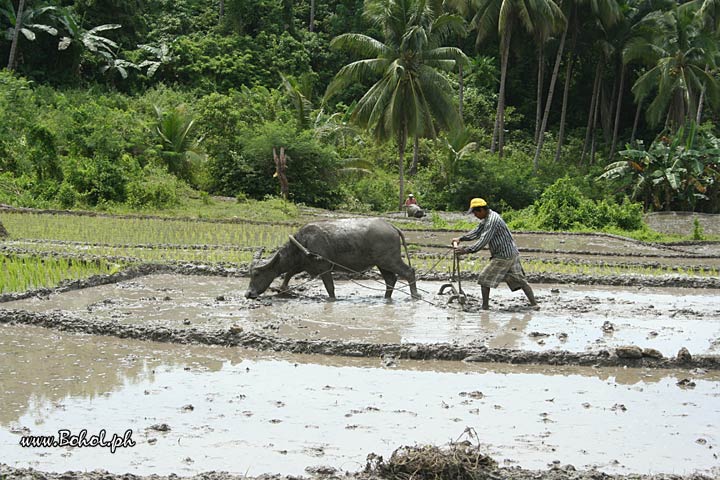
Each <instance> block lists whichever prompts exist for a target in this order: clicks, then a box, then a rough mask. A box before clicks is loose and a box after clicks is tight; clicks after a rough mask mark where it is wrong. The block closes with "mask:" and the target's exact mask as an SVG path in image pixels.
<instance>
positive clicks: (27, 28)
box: [0, 0, 58, 69]
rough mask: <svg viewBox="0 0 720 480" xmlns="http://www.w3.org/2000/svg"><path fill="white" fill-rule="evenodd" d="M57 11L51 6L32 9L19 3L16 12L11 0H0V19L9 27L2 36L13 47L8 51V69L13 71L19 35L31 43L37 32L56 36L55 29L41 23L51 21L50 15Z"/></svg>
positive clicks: (23, 3)
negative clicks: (3, 19) (45, 20)
mask: <svg viewBox="0 0 720 480" xmlns="http://www.w3.org/2000/svg"><path fill="white" fill-rule="evenodd" d="M57 10H58V8H57V7H55V6H52V5H43V6H40V7H36V8H33V7H31V6H28V5H26V4H25V2H21V3H20V4H19V5H18V9H17V11H16V10H15V7H14V6H13V2H12V0H0V19H1V18H5V19H6V20H7V22H8V23H9V25H10V26H9V27H8V28H7V29H6V30H5V34H4V36H5V39H6V40H10V41H11V42H12V45H13V47H14V48H11V49H10V57H9V59H8V68H9V69H13V68H14V66H15V59H16V57H17V44H18V41H19V37H20V34H22V35H23V37H25V39H26V40H28V41H31V42H32V41H35V39H36V38H37V33H38V32H44V33H47V34H48V35H52V36H55V35H57V34H58V31H57V29H56V28H55V27H53V26H52V25H48V24H47V23H43V20H44V19H47V20H51V19H52V18H51V17H52V14H53V13H54V12H57ZM18 17H19V18H18ZM2 23H4V22H2Z"/></svg>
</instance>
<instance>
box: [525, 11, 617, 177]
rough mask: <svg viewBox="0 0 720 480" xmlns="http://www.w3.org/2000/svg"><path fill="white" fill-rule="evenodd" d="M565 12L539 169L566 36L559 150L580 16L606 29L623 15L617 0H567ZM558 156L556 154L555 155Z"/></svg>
mask: <svg viewBox="0 0 720 480" xmlns="http://www.w3.org/2000/svg"><path fill="white" fill-rule="evenodd" d="M562 6H563V11H564V13H565V17H566V18H567V23H566V24H565V31H564V32H563V35H562V38H561V41H560V46H559V47H558V53H557V56H556V58H555V67H554V69H553V78H551V80H550V88H549V89H548V95H547V99H546V100H545V111H544V114H543V119H542V124H541V125H540V132H539V135H538V142H537V147H536V149H535V158H534V159H533V167H534V169H535V170H536V171H537V168H538V162H539V159H540V151H541V150H542V147H543V144H544V143H545V130H546V129H547V122H548V117H549V116H550V105H551V104H552V97H553V90H554V88H555V81H556V80H557V75H558V71H559V64H560V62H561V60H562V54H563V49H564V48H565V39H566V38H567V34H568V33H570V34H571V39H570V49H569V51H568V55H567V63H566V64H565V87H564V90H563V102H562V110H561V114H560V133H559V135H558V150H559V149H560V148H561V147H562V143H563V136H564V132H565V114H566V112H567V99H568V92H569V89H570V80H571V78H572V68H573V59H574V56H575V51H574V50H575V45H576V44H577V37H578V35H579V32H580V28H581V19H583V20H584V21H585V22H591V23H590V24H592V23H593V22H599V23H601V24H602V25H603V26H604V27H605V28H609V27H610V26H612V25H613V24H614V23H615V22H616V21H617V20H618V18H619V17H620V10H619V7H618V4H617V0H565V1H563V2H562ZM556 157H557V154H556Z"/></svg>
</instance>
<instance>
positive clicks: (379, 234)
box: [245, 219, 419, 299]
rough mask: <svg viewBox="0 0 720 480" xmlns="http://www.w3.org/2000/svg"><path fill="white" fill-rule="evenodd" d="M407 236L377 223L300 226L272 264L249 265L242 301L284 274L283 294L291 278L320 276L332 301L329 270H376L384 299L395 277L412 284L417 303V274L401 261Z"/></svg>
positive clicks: (358, 221)
mask: <svg viewBox="0 0 720 480" xmlns="http://www.w3.org/2000/svg"><path fill="white" fill-rule="evenodd" d="M401 243H402V245H403V246H405V252H406V253H407V246H406V245H405V237H404V236H403V234H402V232H401V231H400V230H398V229H397V228H396V227H394V226H393V225H391V224H390V223H388V222H386V221H385V220H381V219H345V220H330V221H323V222H314V223H309V224H307V225H305V226H304V227H302V228H301V229H300V230H298V232H297V233H296V234H295V235H291V236H290V240H289V241H288V242H287V243H286V244H285V245H283V246H282V247H281V248H280V249H279V250H278V251H277V252H276V253H275V254H274V255H273V256H272V257H271V258H270V259H268V260H266V261H265V262H263V263H260V262H258V261H253V264H252V265H251V267H250V286H249V287H248V291H247V293H245V296H246V297H247V298H257V297H258V295H260V294H262V293H263V292H264V291H265V290H267V289H268V287H269V286H270V284H271V283H272V281H273V280H274V279H275V278H276V277H278V276H280V275H282V274H285V278H284V281H283V284H282V287H281V290H285V289H287V287H288V283H289V282H290V279H291V278H292V276H293V275H297V274H298V273H300V272H307V273H309V274H310V275H312V276H320V278H321V279H322V281H323V284H325V289H326V290H327V293H328V295H329V296H330V298H333V299H334V298H335V285H334V284H333V278H332V272H333V271H345V272H347V271H351V272H362V271H365V270H367V269H368V268H371V267H372V266H373V265H375V266H377V267H378V269H379V270H380V274H381V275H382V277H383V280H385V298H390V297H391V296H392V292H393V288H394V286H395V282H396V281H397V277H398V275H399V276H400V277H403V278H404V279H405V280H407V281H408V283H409V284H410V292H411V294H412V296H413V298H419V296H418V293H417V287H416V286H415V270H413V269H412V268H411V267H409V266H408V265H406V264H405V262H403V261H402V258H401V256H400V244H401Z"/></svg>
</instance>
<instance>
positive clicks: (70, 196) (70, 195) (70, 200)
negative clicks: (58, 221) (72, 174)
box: [56, 182, 78, 208]
mask: <svg viewBox="0 0 720 480" xmlns="http://www.w3.org/2000/svg"><path fill="white" fill-rule="evenodd" d="M77 197H78V194H77V192H76V191H75V189H74V188H73V186H72V185H70V184H69V183H68V182H63V183H62V184H61V185H60V189H59V190H58V193H57V197H56V200H57V201H58V203H59V204H60V207H62V208H72V207H74V206H75V202H77Z"/></svg>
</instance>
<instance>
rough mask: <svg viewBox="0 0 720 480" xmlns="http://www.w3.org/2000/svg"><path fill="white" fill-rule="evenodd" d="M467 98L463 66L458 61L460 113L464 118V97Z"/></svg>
mask: <svg viewBox="0 0 720 480" xmlns="http://www.w3.org/2000/svg"><path fill="white" fill-rule="evenodd" d="M464 98H465V84H464V82H463V66H462V63H458V104H459V105H458V113H459V114H460V119H462V118H463V99H464Z"/></svg>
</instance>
